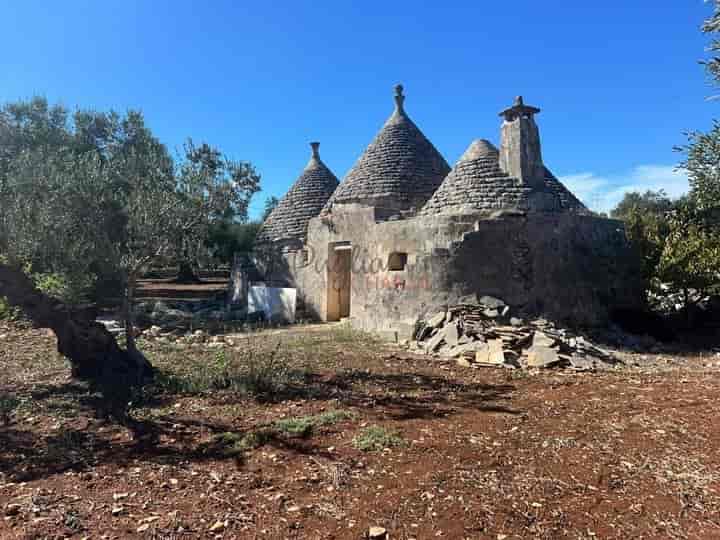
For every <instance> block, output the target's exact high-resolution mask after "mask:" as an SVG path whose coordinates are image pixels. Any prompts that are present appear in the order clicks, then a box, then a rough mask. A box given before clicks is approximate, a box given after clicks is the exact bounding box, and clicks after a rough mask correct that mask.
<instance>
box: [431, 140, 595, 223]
mask: <svg viewBox="0 0 720 540" xmlns="http://www.w3.org/2000/svg"><path fill="white" fill-rule="evenodd" d="M531 209H542V210H545V211H556V212H563V211H567V212H586V211H587V209H586V208H585V207H584V206H583V204H582V203H581V202H580V201H579V200H578V199H577V198H576V197H575V196H574V195H573V194H572V193H571V192H570V191H569V190H568V189H567V188H566V187H565V186H564V185H563V184H562V183H561V182H560V181H559V180H558V179H557V178H555V176H553V174H552V173H551V172H550V171H549V170H548V169H547V168H545V181H544V183H543V185H541V186H536V187H531V186H527V185H523V184H522V183H521V182H520V181H519V180H518V179H517V178H513V177H511V176H509V175H508V174H507V173H505V172H503V171H502V170H501V169H500V165H499V163H498V149H497V148H496V147H495V146H493V144H492V143H490V142H489V141H486V140H484V139H479V140H476V141H473V142H472V144H470V146H469V147H468V149H467V150H466V151H465V153H464V154H463V155H462V157H461V158H460V159H459V160H458V162H457V163H456V164H455V166H454V167H453V169H452V171H450V174H448V175H447V178H445V180H444V181H443V183H442V185H441V186H440V187H439V188H438V190H437V191H436V192H435V193H434V194H433V196H432V197H431V198H430V200H429V201H428V202H427V204H425V206H424V207H423V208H422V210H421V211H420V214H421V215H438V214H445V215H447V214H477V213H486V212H493V211H496V210H531Z"/></svg>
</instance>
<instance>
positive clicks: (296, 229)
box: [257, 142, 339, 244]
mask: <svg viewBox="0 0 720 540" xmlns="http://www.w3.org/2000/svg"><path fill="white" fill-rule="evenodd" d="M310 146H311V147H312V155H311V157H310V161H309V162H308V164H307V165H306V166H305V169H303V172H302V174H301V175H300V176H299V178H298V179H297V180H295V183H294V184H293V185H292V187H291V188H290V190H289V191H288V192H287V193H286V194H285V196H284V197H283V198H282V199H280V202H279V203H278V205H277V206H276V207H275V209H274V210H273V211H272V212H271V213H270V215H269V216H268V217H267V219H266V220H265V221H264V222H263V224H262V227H261V228H260V231H259V232H258V236H257V242H258V243H260V244H265V243H269V242H278V241H287V240H301V241H303V242H304V241H305V238H306V235H307V226H308V222H309V221H310V219H312V218H314V217H317V216H318V215H319V214H320V210H322V208H323V206H324V205H325V203H327V201H328V199H329V198H330V196H331V195H332V194H333V192H334V191H335V188H337V186H338V183H339V182H338V179H337V177H336V176H335V175H334V174H333V172H332V171H331V170H330V169H328V168H327V166H326V165H325V164H324V163H323V162H322V160H321V159H320V154H319V152H318V149H319V147H320V143H317V142H313V143H310Z"/></svg>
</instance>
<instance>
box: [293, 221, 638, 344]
mask: <svg viewBox="0 0 720 540" xmlns="http://www.w3.org/2000/svg"><path fill="white" fill-rule="evenodd" d="M347 210H348V211H345V212H336V213H335V214H334V215H333V218H332V220H328V219H323V218H316V219H313V220H311V222H310V225H309V229H308V249H309V252H310V256H309V264H307V265H305V266H302V265H301V266H300V267H295V268H293V269H291V270H290V273H291V274H292V275H293V281H294V283H295V284H296V286H297V287H299V288H300V289H301V292H302V296H303V297H304V301H305V303H306V307H307V309H308V310H309V311H310V312H312V313H316V314H317V315H319V317H320V318H321V319H323V318H325V314H326V312H327V311H326V310H327V304H326V302H327V290H328V277H327V276H328V272H327V261H328V255H329V249H331V248H329V246H330V244H332V243H335V242H350V243H351V244H352V246H353V268H352V276H351V317H350V318H351V321H352V322H353V324H354V325H356V326H358V327H360V328H364V329H367V330H372V331H379V332H390V333H394V332H397V333H398V335H399V336H401V337H406V336H408V335H409V334H410V333H411V332H412V329H413V327H414V324H415V322H416V321H417V319H418V318H419V317H422V316H424V315H426V314H427V313H429V312H433V311H435V310H438V309H440V308H441V307H442V306H443V305H446V304H451V303H453V302H455V301H457V300H458V299H459V298H460V297H462V296H465V295H468V294H478V295H484V294H489V295H494V296H498V297H500V298H502V299H503V300H505V301H506V302H507V303H508V304H509V305H511V306H512V307H513V309H514V310H515V312H516V313H524V314H544V315H546V316H549V317H551V318H553V319H556V320H561V321H564V322H566V323H569V324H572V325H578V326H587V325H598V324H603V323H605V322H606V321H607V319H608V316H609V313H610V311H611V310H612V309H613V308H616V307H639V306H641V305H642V290H643V287H642V286H643V284H642V283H641V282H639V280H638V273H637V266H636V263H637V259H636V258H635V257H634V254H633V253H632V252H631V250H630V248H629V245H628V243H627V241H626V238H625V233H624V229H623V228H622V224H621V223H620V222H617V221H614V220H607V219H601V218H595V217H591V216H581V215H572V214H546V215H542V214H532V215H527V216H522V215H520V216H518V215H515V216H503V217H499V218H494V219H479V220H478V219H470V218H469V217H468V216H435V217H418V218H413V219H409V220H401V221H397V222H383V223H376V221H375V215H374V211H373V209H372V208H361V207H356V208H348V209H347ZM394 252H400V253H406V254H407V265H406V267H405V269H404V270H396V271H393V270H389V269H388V267H387V262H388V258H389V256H390V254H391V253H394Z"/></svg>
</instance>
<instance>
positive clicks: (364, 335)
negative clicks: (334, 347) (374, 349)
mask: <svg viewBox="0 0 720 540" xmlns="http://www.w3.org/2000/svg"><path fill="white" fill-rule="evenodd" d="M331 339H332V341H334V342H336V343H366V344H376V343H378V339H377V338H376V337H375V336H374V335H373V334H370V333H368V332H363V331H362V330H358V329H357V328H353V327H352V326H350V325H349V324H343V325H340V326H337V327H336V328H333V329H332V331H331Z"/></svg>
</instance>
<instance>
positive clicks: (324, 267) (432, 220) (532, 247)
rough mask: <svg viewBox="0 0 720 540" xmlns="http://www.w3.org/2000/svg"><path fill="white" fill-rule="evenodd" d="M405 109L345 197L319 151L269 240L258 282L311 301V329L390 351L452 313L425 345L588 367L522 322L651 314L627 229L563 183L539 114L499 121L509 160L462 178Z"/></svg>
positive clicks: (482, 164) (347, 183) (565, 346)
mask: <svg viewBox="0 0 720 540" xmlns="http://www.w3.org/2000/svg"><path fill="white" fill-rule="evenodd" d="M394 101H395V110H394V112H393V113H392V115H391V116H390V118H389V119H388V120H387V121H386V122H385V124H384V125H383V127H382V129H381V130H380V131H379V133H378V134H377V135H376V137H375V138H374V139H373V141H372V142H371V143H370V145H369V146H368V147H367V148H366V149H365V151H364V152H363V153H362V155H361V157H360V159H359V160H358V161H357V163H356V164H355V165H354V166H353V168H352V169H351V170H350V171H349V172H348V173H347V175H346V176H345V178H343V180H342V181H341V182H340V184H339V185H338V184H337V180H336V179H335V177H334V175H332V173H331V172H330V171H329V169H327V167H325V166H324V165H322V163H321V162H320V161H319V157H317V155H316V150H314V154H313V158H312V159H311V163H310V164H309V165H308V168H306V169H305V171H303V174H302V175H301V176H300V178H299V179H298V180H297V181H296V183H295V184H294V185H293V187H292V188H291V190H290V191H289V192H288V194H287V195H286V196H285V197H284V198H283V200H282V201H281V202H280V205H279V206H278V208H276V209H275V211H274V212H273V213H272V214H271V216H270V217H269V218H268V220H267V221H266V223H265V224H264V226H263V230H262V233H261V235H260V245H261V246H262V247H263V249H262V250H258V253H257V254H256V256H255V257H254V260H253V261H251V263H252V264H247V265H246V266H247V267H252V269H253V271H254V272H256V274H257V276H256V277H254V278H252V279H253V280H258V279H259V280H261V281H264V282H266V283H273V284H274V285H273V286H276V287H291V288H296V289H297V298H298V302H299V304H300V305H301V306H303V307H302V309H304V311H305V314H306V315H307V316H309V317H314V318H317V319H320V320H326V321H332V320H341V319H348V320H349V321H350V323H352V324H353V325H354V326H356V327H358V328H361V329H364V330H368V331H373V332H378V333H380V334H382V335H384V336H386V337H388V338H389V339H410V338H412V337H413V336H414V334H415V331H416V329H417V326H418V321H429V320H434V319H433V316H434V315H435V314H436V313H440V312H442V313H444V314H445V315H443V320H442V321H437V322H436V323H435V324H433V325H430V326H429V327H427V328H430V327H431V328H430V331H429V333H426V334H424V335H422V336H421V337H420V338H419V339H420V342H421V343H422V344H423V347H429V349H430V350H432V351H433V352H435V351H440V352H441V353H444V354H453V355H454V354H456V353H461V354H458V357H459V358H462V359H463V361H467V362H470V363H474V364H478V365H480V364H495V363H502V364H510V365H520V366H522V365H524V364H526V365H538V366H542V365H554V364H563V363H565V364H569V365H576V367H577V366H580V365H584V364H583V363H584V360H583V358H586V357H588V355H587V354H585V353H586V352H587V350H586V349H584V348H583V347H585V345H584V343H585V342H584V341H582V340H579V339H578V338H577V337H576V336H573V337H572V338H571V337H567V339H565V337H563V336H562V335H560V334H559V332H560V331H559V330H555V329H553V327H552V326H548V327H547V328H541V327H540V326H539V323H522V324H513V319H517V320H523V321H538V320H541V318H542V317H544V318H545V319H546V320H552V321H555V322H556V323H558V324H561V325H564V326H569V327H577V326H593V325H603V324H606V323H607V322H608V320H610V319H611V318H612V316H613V313H615V312H617V311H619V310H623V311H625V312H626V311H627V310H633V309H639V308H641V307H642V306H643V302H644V298H643V290H644V283H643V282H642V280H641V278H640V272H639V271H638V270H639V260H638V257H637V254H635V253H634V252H633V250H632V249H631V247H630V245H629V242H628V240H627V237H626V234H625V230H624V228H623V224H622V223H621V222H619V221H615V220H610V219H606V218H601V217H598V216H595V215H593V214H592V212H590V211H588V209H587V208H586V207H585V206H584V205H583V204H582V203H581V202H580V201H579V200H578V199H577V198H576V197H575V196H574V195H573V194H572V193H571V192H570V191H569V190H568V189H567V188H566V187H565V186H564V185H563V184H562V183H561V182H560V181H558V179H557V178H556V177H555V176H554V175H553V174H552V172H550V170H549V168H548V167H547V166H546V165H545V164H544V162H543V159H542V154H541V144H540V132H539V128H538V125H537V123H536V121H535V117H536V115H537V114H538V113H539V112H540V109H538V108H536V107H532V106H529V105H526V104H525V103H524V102H523V100H522V98H521V97H518V98H516V99H515V102H514V103H513V105H512V106H510V107H509V108H507V109H505V110H504V111H502V112H501V113H500V116H501V117H502V125H501V127H500V141H499V148H500V149H499V150H498V148H497V147H496V146H495V145H493V144H492V143H491V142H490V141H488V140H485V139H478V140H475V141H474V142H472V144H470V146H469V147H468V149H467V151H466V152H465V153H464V154H463V156H462V157H461V158H460V159H459V160H458V162H457V163H456V164H455V165H454V167H453V168H452V169H450V167H449V166H448V164H447V163H446V161H445V159H444V158H443V157H442V155H441V154H440V153H439V152H438V151H437V149H436V148H435V147H434V146H433V144H432V143H431V142H430V141H429V140H428V138H427V137H425V135H424V134H423V133H422V131H421V130H420V129H419V128H418V127H417V126H416V125H415V123H414V122H413V121H412V120H411V119H410V117H409V116H408V114H407V112H406V111H405V95H404V94H403V88H402V86H400V85H398V86H396V88H395V95H394ZM299 210H300V211H299ZM288 239H291V240H292V242H290V243H288ZM268 246H269V247H270V248H271V249H270V250H268V249H266V248H267V247H268ZM268 253H270V254H271V255H272V256H269V255H268ZM237 271H238V273H242V272H245V267H243V268H241V267H240V266H238V268H237ZM243 275H244V277H243V280H245V281H247V279H251V278H250V277H248V276H249V275H250V274H247V275H245V274H243ZM241 281H242V280H241ZM245 281H243V282H245ZM464 298H475V299H482V298H484V299H485V300H483V301H482V302H480V303H479V304H478V303H476V304H473V306H474V307H472V308H470V307H468V306H465V305H464V304H463V303H462V302H461V300H462V299H464ZM488 298H502V299H503V302H502V303H501V304H498V305H497V306H494V307H493V306H492V305H491V304H492V302H490V303H488V301H487V299H488ZM478 302H479V300H478ZM448 306H453V307H452V308H450V309H448ZM447 314H450V316H451V317H452V319H448V320H445V316H447ZM508 317H510V318H508ZM516 322H517V321H516ZM548 324H550V323H548ZM542 336H546V337H547V339H545V338H544V337H542ZM415 339H418V337H417V336H415ZM572 339H574V340H575V341H571V340H572ZM550 341H552V344H550ZM588 350H589V349H588ZM591 356H592V357H593V358H599V359H602V358H603V355H602V354H600V353H597V352H596V353H593V355H591ZM594 361H595V360H591V362H594ZM574 363H575V364H574Z"/></svg>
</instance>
